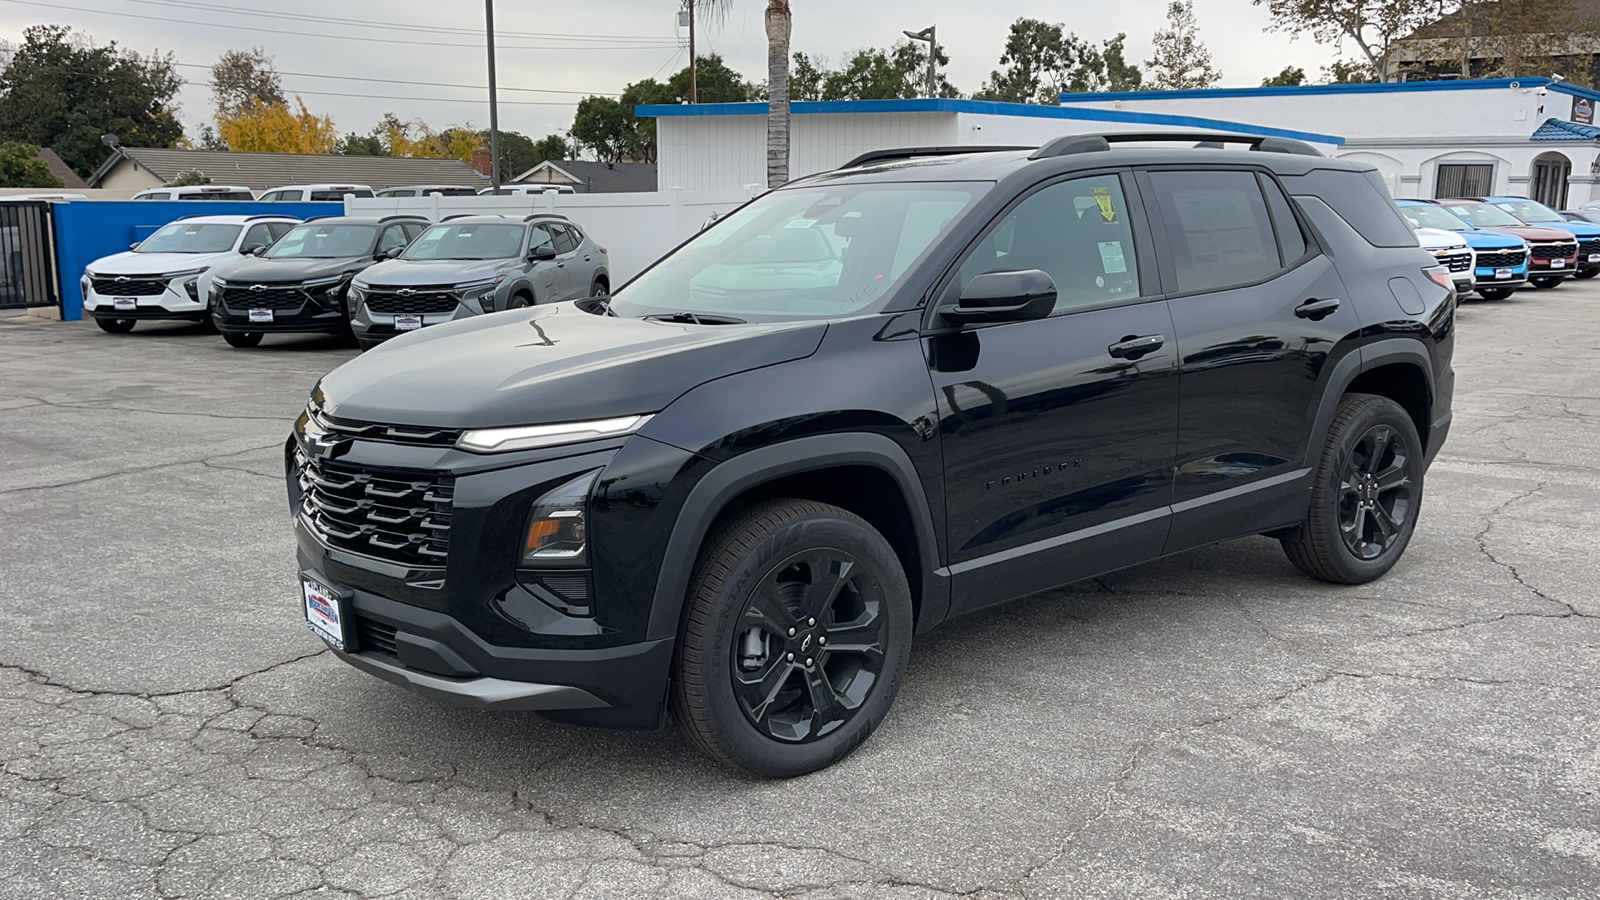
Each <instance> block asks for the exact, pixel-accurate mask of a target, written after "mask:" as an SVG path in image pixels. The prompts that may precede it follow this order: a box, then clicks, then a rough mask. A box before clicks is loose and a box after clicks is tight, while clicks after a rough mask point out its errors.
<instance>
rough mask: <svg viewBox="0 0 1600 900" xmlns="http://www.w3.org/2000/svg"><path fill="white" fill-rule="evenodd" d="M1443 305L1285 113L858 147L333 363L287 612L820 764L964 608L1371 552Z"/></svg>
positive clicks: (413, 682) (642, 717) (303, 487)
mask: <svg viewBox="0 0 1600 900" xmlns="http://www.w3.org/2000/svg"><path fill="white" fill-rule="evenodd" d="M1197 139H1202V140H1203V141H1204V142H1203V143H1202V144H1200V145H1199V146H1198V147H1196V146H1190V145H1192V144H1193V142H1194V141H1195V140H1197ZM1124 141H1140V142H1146V143H1147V144H1149V143H1156V144H1157V146H1155V147H1151V146H1144V147H1122V146H1114V145H1116V144H1120V143H1121V142H1124ZM1176 141H1181V142H1184V144H1183V145H1182V146H1177V147H1173V146H1171V145H1172V143H1173V142H1176ZM1228 143H1244V144H1247V145H1248V146H1249V147H1250V150H1249V151H1238V150H1227V149H1222V145H1224V144H1228ZM947 153H948V155H946V154H947ZM1452 295H1453V290H1452V286H1451V283H1450V275H1449V273H1448V272H1446V271H1445V270H1443V269H1441V268H1439V267H1437V266H1436V265H1435V262H1434V260H1433V259H1432V257H1431V256H1429V255H1428V254H1427V253H1425V252H1424V251H1422V250H1421V249H1420V248H1419V247H1418V246H1417V239H1416V237H1415V236H1414V234H1413V233H1412V231H1411V229H1410V228H1409V227H1408V226H1407V224H1406V221H1405V219H1404V218H1402V217H1401V216H1400V214H1399V212H1398V211H1397V210H1396V209H1395V207H1394V204H1393V202H1392V201H1391V200H1390V199H1389V197H1388V195H1387V194H1386V193H1385V191H1384V188H1383V186H1382V181H1381V180H1380V179H1379V177H1378V175H1377V173H1376V172H1375V171H1373V170H1371V169H1369V168H1366V167H1363V166H1360V165H1356V164H1352V163H1348V162H1343V161H1335V160H1330V159H1326V158H1324V157H1322V156H1321V155H1320V154H1318V153H1317V151H1316V150H1315V149H1313V148H1312V147H1310V146H1309V145H1305V144H1300V143H1297V142H1293V141H1287V140H1278V139H1272V138H1245V137H1239V136H1232V135H1214V136H1197V135H1193V134H1190V135H1103V136H1101V135H1092V136H1074V137H1069V138H1063V139H1061V140H1058V141H1055V142H1053V143H1050V144H1047V145H1046V146H1044V147H1042V148H1039V149H1031V148H1028V149H1020V150H992V151H988V152H971V150H970V148H969V149H968V150H966V151H961V150H959V148H957V149H956V150H951V151H938V150H926V149H924V150H917V151H901V152H885V153H877V154H870V155H868V156H866V157H863V158H861V159H858V160H856V161H854V162H852V163H851V164H850V165H847V166H846V167H844V168H843V169H841V170H838V171H834V172H828V173H824V174H821V175H816V176H812V177H808V178H803V179H800V180H797V181H795V182H793V183H791V184H789V185H786V186H785V187H783V188H781V189H779V190H775V191H772V192H771V193H768V194H766V195H764V196H762V197H760V198H759V199H756V200H754V201H752V202H751V203H749V204H748V205H746V206H745V207H743V208H742V209H740V210H738V211H736V212H734V213H733V214H732V215H730V216H727V217H726V218H723V219H722V220H720V221H718V222H717V223H716V224H715V225H713V226H711V227H710V228H709V229H707V230H706V231H704V232H702V233H701V234H699V235H698V236H696V237H694V238H693V239H691V240H689V241H688V242H686V243H685V244H683V245H682V246H680V247H679V248H678V249H677V250H676V251H674V252H673V253H672V254H670V255H668V256H667V257H665V258H663V259H662V260H660V261H659V262H657V263H656V264H655V265H654V266H653V267H651V268H650V269H649V270H647V271H646V272H644V273H643V274H641V275H640V276H638V277H637V278H635V279H634V280H633V281H632V282H631V283H629V284H628V285H627V286H625V287H624V288H623V289H622V290H620V291H617V292H616V295H615V296H614V297H612V298H609V299H605V298H594V299H590V300H580V301H577V302H575V303H562V304H554V305H551V306H541V307H536V308H533V309H521V310H511V311H508V312H502V313H497V314H494V315H488V316H481V317H476V318H473V319H469V320H465V321H457V322H451V323H447V324H444V325H440V326H437V327H433V328H428V329H425V330H423V331H422V332H419V333H417V334H408V335H403V336H401V337H399V338H397V339H395V340H394V341H392V342H390V343H388V344H386V345H384V346H383V347H381V348H379V349H377V350H374V351H371V352H369V353H367V354H366V355H365V356H363V357H361V358H360V359H357V360H354V361H352V362H349V363H346V364H345V365H344V366H342V367H341V368H339V369H337V370H335V371H334V372H332V373H330V374H329V375H327V376H326V377H324V378H323V379H322V381H321V382H320V383H319V385H318V387H317V388H316V389H315V391H314V392H313V395H312V398H311V402H310V404H309V405H308V408H307V410H306V412H305V414H304V415H303V416H301V418H300V419H299V420H298V422H297V423H296V426H295V434H294V436H293V437H292V438H291V440H290V441H289V443H288V445H287V448H286V449H287V455H288V460H287V462H288V472H289V492H290V500H291V506H292V509H293V513H294V518H295V523H296V531H297V535H298V541H299V561H300V565H301V567H302V570H303V582H302V584H303V589H304V600H305V605H306V611H307V617H308V619H309V621H310V623H311V625H312V627H313V630H314V631H316V632H317V633H318V634H319V635H321V636H322V637H323V639H324V640H326V641H327V642H329V643H330V644H331V645H333V646H334V647H335V648H336V649H337V650H338V651H339V653H340V655H341V657H342V658H343V659H345V660H346V661H347V662H350V663H352V664H354V665H356V666H358V667H360V668H362V669H365V670H366V671H368V672H371V673H373V674H375V675H377V676H379V677H381V678H385V679H387V680H389V681H392V682H395V683H397V684H401V685H406V686H409V687H410V688H411V689H413V690H415V691H417V692H420V693H422V694H426V695H428V696H432V697H436V698H439V699H441V700H445V701H448V702H452V703H458V704H464V705H467V706H472V707H477V708H481V709H534V710H541V711H545V712H548V713H549V714H551V715H553V716H556V717H558V718H561V719H564V720H568V721H577V722H586V723H591V724H603V725H611V726H621V727H637V728H652V727H657V726H659V725H661V724H662V722H663V721H664V718H665V710H666V708H667V707H668V705H669V703H670V705H671V706H672V708H673V710H674V715H675V717H676V718H677V719H678V720H679V722H680V723H681V724H682V725H683V727H684V728H685V730H686V731H687V732H688V734H689V735H690V736H691V738H692V739H693V740H694V742H695V743H696V744H697V745H698V746H699V747H701V748H702V749H703V750H705V751H706V752H707V753H709V754H710V755H711V756H713V757H715V758H717V759H719V760H722V761H723V762H725V763H729V764H732V765H735V766H741V767H744V768H746V769H748V770H750V771H753V772H756V773H760V774H763V775H769V776H788V775H795V774H799V773H803V772H807V771H811V770H814V769H817V768H820V767H823V766H826V765H828V764H829V763H832V762H834V761H835V760H838V759H840V758H841V757H843V756H844V755H845V754H847V753H849V752H850V751H851V750H853V749H854V748H855V747H857V746H858V745H860V744H861V742H862V741H864V740H865V739H866V738H867V736H868V735H869V733H870V732H871V731H872V730H873V728H874V727H875V726H876V725H877V724H878V723H879V722H880V721H881V720H882V719H883V717H884V715H885V713H886V712H887V711H888V709H889V705H890V703H891V702H892V701H893V699H894V696H895V692H896V690H897V689H898V687H899V685H900V680H901V678H902V676H903V674H904V672H905V667H906V659H907V655H908V652H909V648H910V643H911V636H912V634H913V632H917V633H921V632H925V631H927V630H928V629H930V628H932V627H934V626H935V625H937V624H939V623H940V622H942V621H944V620H946V619H948V618H951V617H953V616H956V615H960V614H963V613H968V612H972V611H974V610H978V609H982V608H984V607H987V606H990V605H993V604H996V603H1000V602H1002V601H1005V600H1009V599H1011V598H1014V597H1018V596H1021V595H1024V594H1028V593H1032V592H1035V591H1040V590H1044V589H1046V588H1051V587H1054V586H1057V585H1061V584H1064V583H1066V582H1070V581H1074V580H1078V579H1083V578H1088V577H1090V576H1094V575H1097V574H1100V573H1103V572H1107V571H1110V570H1113V569H1118V568H1122V567H1125V566H1131V565H1135V564H1137V563H1141V562H1144V561H1146V560H1150V559H1154V558H1156V557H1159V556H1163V555H1166V554H1172V553H1178V552H1180V551H1183V550H1186V549H1189V548H1191V547H1196V546H1199V545H1202V544H1208V543H1212V542H1215V541H1221V540H1224V539H1227V538H1232V537H1237V536H1241V535H1251V534H1268V535H1272V536H1274V537H1277V538H1278V539H1280V540H1281V541H1282V543H1283V546H1284V548H1285V550H1286V551H1287V552H1288V556H1289V559H1290V560H1291V561H1292V562H1293V564H1294V565H1295V566H1296V567H1297V568H1299V569H1300V570H1301V571H1303V572H1305V573H1306V574H1308V575H1310V576H1312V577H1314V578H1318V579H1321V580H1324V581H1329V582H1336V583H1344V584H1353V583H1360V582H1365V581H1369V580H1371V579H1374V578H1377V577H1379V576H1381V575H1383V574H1384V573H1385V572H1387V571H1388V570H1389V568H1390V567H1391V566H1393V565H1394V564H1395V562H1396V561H1397V560H1398V559H1399V558H1400V555H1401V553H1402V552H1403V551H1404V550H1405V547H1406V544H1407V542H1408V541H1409V539H1410V537H1411V534H1412V531H1413V529H1414V528H1415V527H1416V521H1417V514H1418V509H1419V504H1420V503H1421V500H1422V487H1423V476H1424V471H1425V469H1426V468H1427V465H1428V463H1429V461H1430V460H1431V459H1432V457H1433V455H1434V454H1435V453H1437V452H1438V449H1439V447H1440V445H1441V444H1442V443H1443V441H1444V439H1445V434H1446V432H1447V431H1448V428H1449V425H1450V400H1451V393H1452V385H1453V375H1452V372H1451V368H1450V354H1451V348H1452V344H1453V339H1454V330H1453V323H1454V309H1455V306H1454V301H1453V300H1452V299H1451V298H1452Z"/></svg>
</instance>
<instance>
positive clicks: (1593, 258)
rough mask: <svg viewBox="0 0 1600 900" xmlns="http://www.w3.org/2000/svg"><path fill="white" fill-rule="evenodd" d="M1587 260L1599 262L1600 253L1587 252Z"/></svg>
mask: <svg viewBox="0 0 1600 900" xmlns="http://www.w3.org/2000/svg"><path fill="white" fill-rule="evenodd" d="M1589 262H1600V253H1591V254H1589Z"/></svg>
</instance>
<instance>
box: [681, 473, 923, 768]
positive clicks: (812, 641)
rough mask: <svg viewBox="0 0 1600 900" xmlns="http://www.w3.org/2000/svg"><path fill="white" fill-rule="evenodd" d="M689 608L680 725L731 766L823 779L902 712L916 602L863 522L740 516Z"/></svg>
mask: <svg viewBox="0 0 1600 900" xmlns="http://www.w3.org/2000/svg"><path fill="white" fill-rule="evenodd" d="M686 602H687V605H688V609H687V612H686V614H685V616H684V621H683V624H682V625H681V627H680V631H679V639H678V647H677V651H676V653H675V658H674V660H673V663H674V665H673V671H674V678H673V683H672V709H673V714H674V716H675V717H676V718H677V720H678V722H679V723H680V724H681V725H682V727H683V730H684V732H685V734H686V735H687V736H688V738H689V740H690V741H691V742H692V743H693V744H694V745H695V746H697V747H698V748H699V749H700V750H701V751H702V752H703V753H705V754H706V755H707V756H710V757H711V758H713V759H715V760H718V761H719V762H722V763H725V764H727V765H730V766H735V767H737V768H741V769H744V770H746V771H748V772H751V773H753V774H756V775H761V776H764V777H768V778H789V777H793V776H796V775H804V774H805V773H807V772H814V771H816V770H818V769H821V768H824V767H825V766H829V765H831V764H833V763H835V762H837V761H839V760H840V759H843V758H844V757H845V756H847V755H849V754H850V753H851V752H852V751H853V750H855V749H856V748H857V747H859V746H860V745H861V743H862V742H863V741H865V740H866V739H867V737H868V736H869V735H871V734H872V731H873V729H875V728H876V727H877V726H878V723H879V722H881V721H883V717H884V716H885V715H886V714H887V713H888V712H889V706H890V705H891V704H892V703H894V697H895V693H896V691H898V689H899V687H900V680H901V678H902V677H903V675H904V673H905V667H906V660H907V659H908V657H909V656H910V652H911V590H910V587H909V586H908V584H907V582H906V576H905V572H904V571H903V570H902V568H901V566H900V560H899V558H898V557H896V556H895V553H894V549H893V548H891V547H890V546H889V542H888V541H886V540H884V538H883V536H882V535H881V534H879V533H878V532H877V531H876V530H874V529H873V527H872V526H871V525H869V524H867V523H866V522H865V521H864V520H862V519H861V518H860V517H858V516H856V515H854V514H852V513H849V512H846V511H845V510H842V509H840V508H838V507H836V506H830V505H828V504H825V503H817V502H813V501H809V500H773V501H768V502H765V503H761V504H758V505H756V506H753V507H751V508H750V509H748V510H745V511H744V512H742V513H739V514H738V515H736V516H734V517H733V518H732V519H730V520H729V521H728V522H726V523H725V524H723V525H722V526H721V527H720V528H718V529H717V531H716V532H715V533H714V534H713V535H712V536H711V537H710V538H709V539H708V540H707V542H706V544H705V547H704V548H703V549H702V551H701V554H700V561H699V564H698V566H697V567H696V569H695V575H694V579H693V581H692V582H691V583H690V587H689V595H688V598H687V601H686ZM830 641H831V646H830Z"/></svg>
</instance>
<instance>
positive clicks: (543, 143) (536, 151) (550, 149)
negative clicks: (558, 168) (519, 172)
mask: <svg viewBox="0 0 1600 900" xmlns="http://www.w3.org/2000/svg"><path fill="white" fill-rule="evenodd" d="M577 152H578V151H577V150H576V149H574V148H573V146H572V145H571V144H569V143H567V139H566V138H564V137H562V136H561V135H559V134H547V135H545V136H544V137H542V138H540V139H539V140H537V141H535V142H534V144H533V163H532V164H531V165H530V166H529V168H532V166H537V165H538V164H539V163H542V162H548V161H550V160H552V159H556V160H560V159H571V158H572V157H573V156H575V155H577Z"/></svg>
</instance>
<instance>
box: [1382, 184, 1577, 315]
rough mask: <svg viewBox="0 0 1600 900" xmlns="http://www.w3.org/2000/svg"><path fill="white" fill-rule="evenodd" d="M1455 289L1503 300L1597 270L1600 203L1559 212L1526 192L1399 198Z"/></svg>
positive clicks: (1461, 293)
mask: <svg viewBox="0 0 1600 900" xmlns="http://www.w3.org/2000/svg"><path fill="white" fill-rule="evenodd" d="M1395 203H1396V205H1397V206H1399V207H1400V212H1401V213H1402V214H1403V215H1405V217H1406V219H1407V220H1408V221H1410V223H1411V226H1412V227H1413V228H1415V229H1416V230H1417V235H1418V237H1419V238H1420V239H1421V241H1422V245H1423V247H1424V248H1425V249H1427V250H1428V251H1429V252H1431V253H1433V255H1434V257H1435V258H1436V259H1438V260H1439V263H1440V264H1441V265H1443V266H1445V267H1446V268H1448V269H1449V270H1450V277H1451V278H1452V279H1453V280H1454V281H1455V284H1456V294H1457V296H1458V297H1461V298H1465V297H1467V296H1468V295H1470V294H1472V293H1473V292H1476V293H1477V294H1478V295H1479V296H1481V297H1483V298H1484V299H1486V300H1504V299H1506V298H1507V297H1510V296H1511V294H1512V293H1513V292H1514V291H1516V290H1517V288H1520V287H1523V286H1524V285H1527V284H1532V285H1533V286H1534V287H1536V288H1553V287H1556V286H1558V285H1560V284H1561V282H1563V281H1565V280H1567V279H1568V278H1593V277H1595V276H1596V275H1600V209H1582V210H1568V211H1565V212H1557V211H1555V210H1553V209H1551V208H1550V207H1548V206H1545V205H1544V204H1542V203H1536V202H1534V201H1532V200H1529V199H1528V198H1526V197H1482V198H1467V199H1454V200H1397V201H1395Z"/></svg>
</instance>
